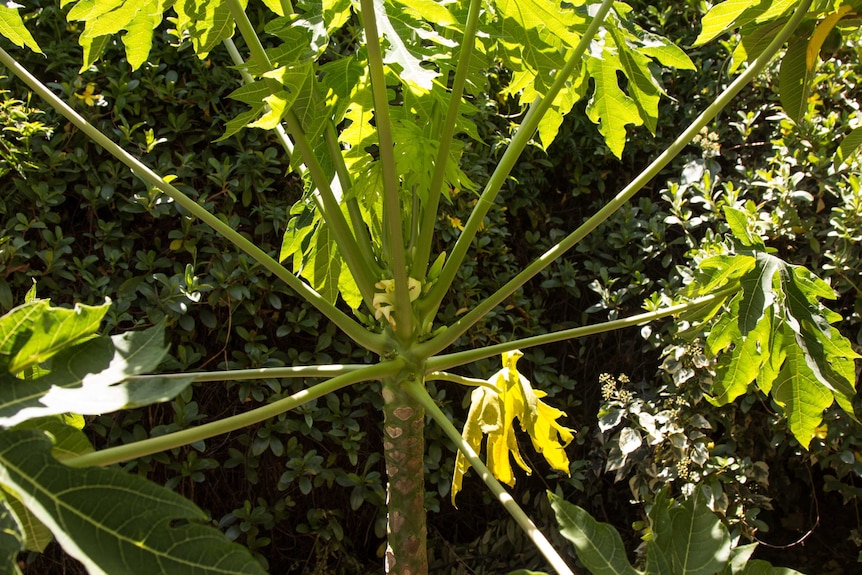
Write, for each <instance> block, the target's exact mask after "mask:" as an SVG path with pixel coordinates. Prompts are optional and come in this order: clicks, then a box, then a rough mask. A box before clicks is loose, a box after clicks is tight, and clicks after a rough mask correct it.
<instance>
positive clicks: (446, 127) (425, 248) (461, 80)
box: [412, 0, 482, 279]
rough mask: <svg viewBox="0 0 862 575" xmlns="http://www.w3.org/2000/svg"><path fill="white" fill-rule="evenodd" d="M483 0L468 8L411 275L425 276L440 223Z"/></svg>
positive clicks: (476, 1)
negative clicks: (456, 127) (447, 175)
mask: <svg viewBox="0 0 862 575" xmlns="http://www.w3.org/2000/svg"><path fill="white" fill-rule="evenodd" d="M481 7H482V1H481V0H470V7H469V9H468V11H467V26H466V27H465V28H464V38H463V40H462V41H461V54H460V55H459V57H458V65H457V67H456V68H455V78H454V79H453V80H452V92H451V93H450V94H449V109H448V111H447V112H446V118H445V120H444V121H443V130H442V131H441V132H440V147H439V148H438V149H437V161H436V163H435V164H434V173H433V174H432V175H431V185H430V187H429V188H428V201H427V202H426V203H425V205H424V206H422V213H423V216H422V221H421V222H422V223H421V224H420V226H419V242H418V243H417V244H416V255H415V256H414V258H413V262H412V264H413V267H412V276H413V277H415V278H417V279H424V278H425V273H426V272H427V270H428V264H429V263H430V258H431V243H432V241H433V239H434V226H435V224H436V223H437V209H438V207H439V205H440V195H441V194H442V192H443V178H444V177H445V175H446V164H447V162H448V160H449V151H450V149H451V146H452V138H453V137H454V135H455V124H456V123H457V121H458V114H459V111H460V108H461V96H462V94H463V93H464V85H465V84H466V82H467V72H468V70H469V68H470V57H471V56H472V55H473V48H474V47H475V45H476V32H477V31H478V29H479V12H480V9H481Z"/></svg>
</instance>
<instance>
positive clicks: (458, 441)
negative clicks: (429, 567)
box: [406, 379, 574, 575]
mask: <svg viewBox="0 0 862 575" xmlns="http://www.w3.org/2000/svg"><path fill="white" fill-rule="evenodd" d="M406 389H407V393H409V394H410V395H411V397H413V399H415V400H416V401H418V402H419V403H420V404H421V405H422V407H424V408H425V412H426V413H427V414H428V415H430V416H431V418H432V419H433V420H434V421H436V422H437V425H439V426H440V427H441V428H442V429H443V431H444V432H445V433H446V435H447V436H448V437H449V439H451V440H452V442H453V443H454V444H455V445H456V446H457V447H458V450H459V451H461V453H463V454H464V456H465V457H466V458H467V459H468V460H469V461H470V464H471V465H472V466H473V468H474V469H475V470H476V472H477V473H479V476H480V477H481V478H482V481H484V482H485V485H487V486H488V489H490V490H491V492H492V493H493V494H494V495H495V496H496V497H497V500H498V501H499V502H500V503H501V504H502V505H503V507H504V508H505V509H506V511H508V512H509V515H511V516H512V518H514V519H515V522H517V523H518V525H519V526H520V527H521V529H523V530H524V533H526V534H527V536H528V537H529V538H530V540H531V541H532V542H533V544H534V545H535V546H536V547H537V548H538V549H539V551H541V552H542V555H544V556H545V559H547V560H548V563H550V564H551V566H552V567H553V568H554V570H556V572H557V573H559V574H560V575H574V573H573V572H572V570H571V568H570V567H569V566H568V565H566V562H565V561H564V560H563V558H562V557H561V556H560V554H559V553H557V550H556V549H554V548H553V546H551V544H550V542H549V541H548V540H547V538H546V537H545V536H544V534H543V533H542V532H541V531H539V528H538V527H536V524H535V523H533V520H532V519H530V518H529V517H528V516H527V514H526V513H524V510H523V509H521V507H520V506H519V505H518V504H517V503H516V502H515V500H514V499H512V496H511V495H509V492H508V491H506V488H505V487H503V486H502V485H501V484H500V482H499V481H497V478H496V477H494V475H493V474H492V473H491V472H490V471H489V470H488V468H487V467H485V464H484V463H483V462H482V460H481V459H480V458H479V456H478V455H476V452H475V451H473V448H472V447H470V444H469V443H467V442H466V441H464V438H463V437H461V434H460V433H459V432H458V430H457V429H455V426H454V425H452V422H451V421H449V418H448V417H446V415H445V414H444V413H443V412H442V411H441V410H440V408H439V407H438V406H437V404H436V403H435V402H434V399H433V398H432V397H431V396H430V395H428V392H427V391H426V390H425V388H424V387H423V386H422V384H421V383H420V382H419V380H418V379H417V380H411V381H409V382H408V383H407V384H406Z"/></svg>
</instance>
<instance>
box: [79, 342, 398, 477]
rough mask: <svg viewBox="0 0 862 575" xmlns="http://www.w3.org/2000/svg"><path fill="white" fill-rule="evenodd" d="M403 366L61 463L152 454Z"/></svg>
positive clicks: (382, 367) (360, 373) (347, 376)
mask: <svg viewBox="0 0 862 575" xmlns="http://www.w3.org/2000/svg"><path fill="white" fill-rule="evenodd" d="M403 367H404V361H403V360H401V359H395V360H393V361H388V362H384V363H378V364H374V365H369V366H366V367H365V368H363V369H359V370H355V371H351V372H348V373H344V374H342V375H339V376H337V377H333V378H332V379H329V380H327V381H324V382H321V383H318V384H316V385H314V386H312V387H310V388H308V389H303V390H302V391H299V392H297V393H294V394H293V395H291V396H290V397H285V398H284V399H279V400H278V401H274V402H273V403H270V404H269V405H264V406H263V407H258V408H257V409H252V410H251V411H247V412H245V413H241V414H239V415H234V416H231V417H226V418H224V419H220V420H218V421H213V422H211V423H205V424H203V425H199V426H198V427H193V428H191V429H183V430H182V431H177V432H175V433H169V434H167V435H162V436H159V437H152V438H150V439H144V440H143V441H137V442H135V443H129V444H127V445H119V446H117V447H109V448H108V449H103V450H101V451H96V452H93V453H86V454H84V455H79V456H77V457H71V458H69V459H65V460H64V461H63V463H65V464H66V465H70V466H72V467H87V466H91V465H98V466H104V465H111V464H114V463H120V462H123V461H129V460H131V459H135V458H138V457H143V456H145V455H152V454H153V453H159V452H161V451H167V450H168V449H174V448H176V447H182V446H183V445H189V444H190V443H194V442H196V441H203V440H205V439H209V438H211V437H215V436H216V435H222V434H225V433H228V432H230V431H235V430H237V429H242V428H243V427H248V426H249V425H254V424H255V423H260V422H261V421H264V420H266V419H269V418H271V417H275V416H277V415H281V414H282V413H285V412H287V411H290V410H292V409H296V408H297V407H299V406H300V405H302V404H304V403H308V402H309V401H311V400H313V399H317V398H318V397H322V396H324V395H326V394H328V393H332V392H334V391H338V390H339V389H341V388H344V387H347V386H349V385H353V384H355V383H359V382H362V381H370V380H376V379H380V378H382V377H388V376H392V375H394V374H396V373H398V372H399V371H400V370H401V369H402V368H403Z"/></svg>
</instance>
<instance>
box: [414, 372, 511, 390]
mask: <svg viewBox="0 0 862 575" xmlns="http://www.w3.org/2000/svg"><path fill="white" fill-rule="evenodd" d="M425 381H451V382H452V383H457V384H459V385H466V386H468V387H487V388H488V389H490V390H493V391H494V392H496V391H497V388H496V387H495V386H493V385H491V384H490V383H488V382H487V381H485V380H484V379H478V378H475V377H466V376H463V375H458V374H457V373H448V372H445V371H432V372H431V373H428V374H427V375H426V376H425Z"/></svg>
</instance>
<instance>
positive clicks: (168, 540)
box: [0, 430, 264, 575]
mask: <svg viewBox="0 0 862 575" xmlns="http://www.w3.org/2000/svg"><path fill="white" fill-rule="evenodd" d="M0 483H3V484H4V485H5V486H7V487H8V488H10V489H13V490H14V491H15V493H16V494H18V496H19V497H20V499H21V501H22V502H23V503H24V505H25V506H26V507H27V509H28V510H29V511H31V512H32V513H33V514H34V515H36V516H37V517H38V518H39V520H40V521H42V522H43V523H44V524H45V525H47V526H48V527H49V528H50V529H51V531H52V532H53V533H54V536H55V537H56V539H57V541H58V542H59V543H60V544H61V545H62V546H63V549H64V550H65V551H66V552H67V553H69V554H70V555H72V556H73V557H75V558H76V559H77V560H78V561H80V562H81V563H83V564H84V566H85V567H86V569H87V571H88V572H89V573H90V574H91V575H113V574H116V573H128V574H130V575H134V574H141V575H150V574H152V573H162V574H165V575H170V574H176V575H216V574H218V575H227V574H244V575H246V574H247V575H264V571H263V569H262V568H261V567H260V565H259V564H258V563H257V562H256V561H255V560H254V558H253V557H252V556H251V554H250V553H249V552H248V550H247V549H245V548H243V547H241V546H239V545H237V544H234V543H231V542H230V541H228V539H227V538H225V537H224V535H222V534H221V533H220V532H219V531H218V530H216V529H214V528H212V527H209V526H207V525H205V523H206V521H207V515H206V514H205V513H204V512H203V511H201V510H200V509H198V508H197V507H196V506H195V505H194V504H193V503H191V502H190V501H188V500H187V499H185V498H184V497H181V496H180V495H178V494H176V493H174V492H173V491H170V490H169V489H166V488H164V487H161V486H159V485H156V484H154V483H151V482H149V481H147V480H146V479H143V478H141V477H138V476H137V475H131V474H127V473H124V472H122V471H119V470H115V469H101V468H86V469H75V468H72V467H68V466H66V465H63V464H62V463H59V462H57V461H56V460H55V459H53V458H52V457H51V443H50V441H48V440H47V439H46V438H45V436H44V435H43V434H42V433H40V432H38V431H31V430H24V431H3V432H2V433H0Z"/></svg>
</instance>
